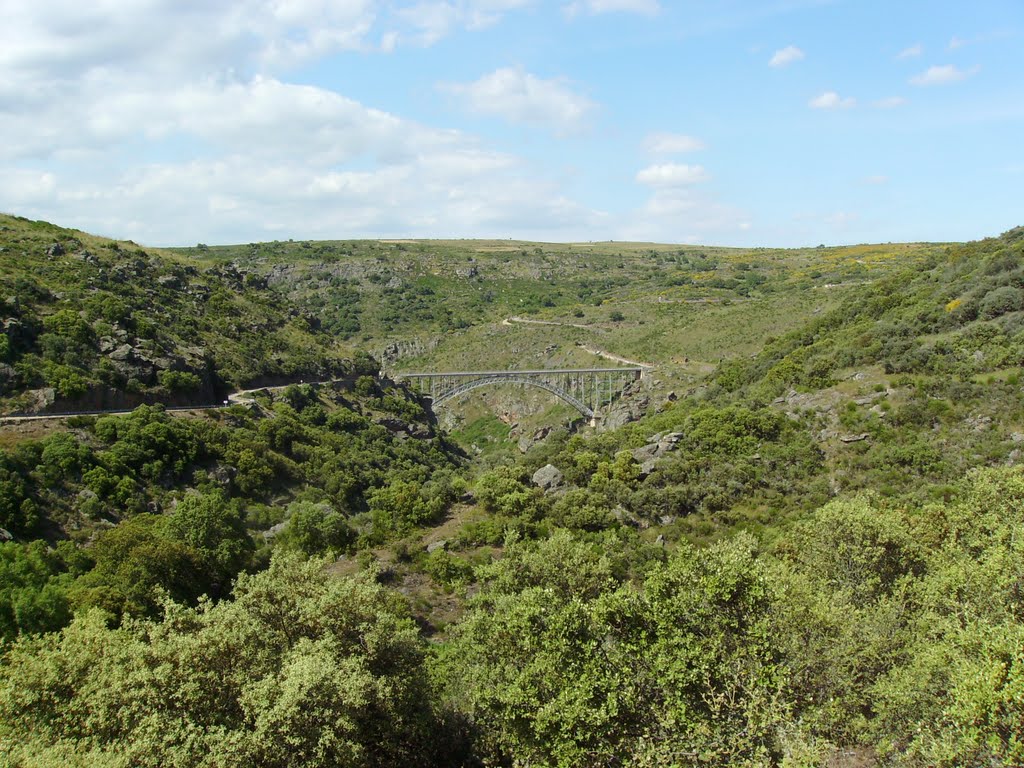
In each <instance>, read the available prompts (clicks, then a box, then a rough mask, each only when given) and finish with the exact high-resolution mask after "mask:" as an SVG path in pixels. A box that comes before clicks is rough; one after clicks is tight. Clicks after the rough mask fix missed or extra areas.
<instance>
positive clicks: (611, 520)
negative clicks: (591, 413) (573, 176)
mask: <svg viewBox="0 0 1024 768" xmlns="http://www.w3.org/2000/svg"><path fill="white" fill-rule="evenodd" d="M0 225H2V227H3V229H2V231H0V236H2V237H3V238H4V240H3V245H2V247H3V248H4V250H3V251H2V252H0V256H3V259H2V262H0V263H2V268H0V288H2V290H0V296H5V297H7V296H9V297H10V298H4V299H3V300H4V305H3V313H2V314H3V316H4V318H5V319H4V333H3V335H2V336H0V344H2V346H0V352H2V358H3V360H4V363H3V365H2V366H0V375H2V376H3V377H4V379H3V382H4V390H3V407H4V410H5V411H7V412H11V411H13V410H18V409H29V410H37V411H39V410H45V409H50V410H55V411H59V410H62V409H64V408H72V407H81V406H83V405H88V404H103V405H115V406H132V405H136V404H137V403H148V404H143V405H140V406H139V407H137V408H135V410H133V411H131V412H130V413H123V414H111V415H100V416H96V415H85V416H71V417H65V418H60V419H53V420H49V421H44V422H28V423H5V424H0V529H2V534H3V536H4V538H6V539H9V540H8V541H6V542H3V543H0V653H2V654H3V655H2V662H0V744H4V745H5V746H3V747H0V754H2V755H3V757H4V758H5V759H8V760H11V761H12V764H14V765H96V764H109V765H117V766H120V765H125V766H127V765H153V766H156V765H197V764H217V765H249V764H259V765H281V766H292V765H295V766H298V765H303V766H306V765H319V766H324V768H326V767H327V766H334V765H338V764H351V765H355V766H367V767H368V766H374V765H391V764H403V765H423V766H442V765H443V766H466V767H467V768H469V766H480V765H495V766H498V765H505V766H519V765H543V766H581V767H582V766H588V767H589V766H592V765H637V766H660V765H715V766H733V765H751V766H755V765H756V766H795V765H821V766H852V765H858V766H876V765H877V766H882V765H892V766H915V767H916V766H922V767H923V766H932V765H938V766H949V768H952V767H953V766H961V765H998V766H1003V765H1006V766H1010V765H1017V764H1020V763H1021V761H1024V752H1022V751H1021V745H1022V744H1024V733H1022V732H1021V730H1020V723H1021V722H1024V711H1022V710H1021V701H1022V700H1024V699H1022V697H1021V681H1022V680H1024V658H1022V657H1021V653H1020V649H1021V647H1024V646H1022V642H1024V624H1022V616H1024V605H1022V602H1021V590H1020V588H1019V587H1020V583H1021V579H1022V578H1024V573H1022V568H1021V563H1022V562H1024V552H1022V551H1021V543H1020V537H1019V536H1016V535H1015V534H1014V531H1015V530H1017V529H1018V528H1019V526H1020V525H1021V512H1020V510H1021V509H1022V508H1024V475H1022V469H1021V466H1020V465H1021V459H1022V458H1024V454H1022V451H1024V416H1022V414H1024V390H1022V386H1021V381H1020V368H1021V365H1022V364H1024V267H1022V266H1021V265H1022V264H1024V229H1015V230H1011V231H1009V232H1007V233H1005V234H1003V235H1002V236H1000V237H996V238H989V239H986V240H981V241H977V242H971V243H966V244H955V245H936V244H895V245H876V246H850V247H842V248H811V249H799V250H787V251H776V250H770V249H745V250H741V249H724V248H698V247H690V246H685V247H681V246H663V245H653V244H627V243H578V244H561V245H558V244H543V243H519V242H502V241H486V242H485V241H400V242H384V241H377V242H369V241H346V242H323V243H315V242H287V243H261V244H252V245H245V246H225V247H206V246H197V247H195V248H189V249H174V250H155V249H143V248H140V247H138V246H136V245H134V244H126V243H118V242H114V241H109V240H104V239H101V238H95V237H91V236H89V235H86V234H83V233H78V232H71V231H68V230H62V229H60V228H58V227H55V226H53V225H49V224H45V223H41V222H29V221H26V220H23V219H18V218H16V217H4V218H3V219H2V221H0ZM370 353H372V354H375V355H377V356H378V357H379V358H381V362H382V363H383V364H384V366H385V370H387V371H389V372H392V373H395V372H401V371H410V370H416V369H426V370H445V369H451V368H458V369H474V368H481V369H501V368H506V367H517V366H523V367H525V366H530V367H554V366H588V365H594V364H600V365H606V364H614V358H616V357H617V358H621V359H624V360H633V361H642V362H644V363H646V364H649V365H651V366H652V370H651V371H650V372H649V374H647V375H645V377H644V381H643V384H642V386H638V387H637V388H636V389H635V390H632V391H630V392H629V393H628V394H627V395H626V396H624V397H623V399H622V400H621V401H619V402H617V403H616V404H615V406H614V407H615V408H616V409H619V410H617V411H615V412H614V416H615V418H608V419H606V420H605V425H604V426H603V427H602V428H600V429H593V428H589V427H584V426H583V425H581V424H580V423H578V420H577V419H576V418H575V414H574V412H571V411H570V410H569V409H568V408H567V407H565V406H564V405H559V404H552V402H551V400H550V399H549V398H548V396H547V394H546V393H540V392H533V391H532V390H531V391H528V392H525V393H524V392H522V391H520V390H517V389H515V388H507V387H496V388H493V389H489V390H485V391H484V393H483V394H479V395H474V396H471V397H466V398H465V399H462V400H460V401H457V402H456V403H454V404H453V405H452V406H450V407H447V408H445V409H444V410H443V411H441V412H440V413H437V414H435V413H433V412H432V410H431V408H430V403H429V401H428V400H425V399H422V398H420V397H418V396H416V395H415V394H414V393H412V392H410V391H409V390H408V389H406V388H404V387H402V386H400V385H399V386H396V385H395V384H394V382H393V381H392V380H390V379H389V378H388V377H387V376H384V375H381V374H380V372H379V371H378V370H377V367H376V362H375V361H374V360H373V359H372V358H371V355H370ZM602 355H605V356H604V357H602ZM302 379H305V380H306V381H305V382H302V381H301V380H302ZM319 379H330V380H331V381H330V382H325V383H322V384H320V383H311V381H310V380H319ZM270 384H281V385H283V386H277V387H270V386H264V385H270ZM246 386H249V387H260V386H262V387H263V388H262V389H259V390H258V391H254V392H253V393H251V394H250V395H248V396H246V397H244V398H242V399H241V400H239V401H238V402H235V403H233V404H231V405H229V406H227V407H217V408H212V409H208V410H201V409H194V410H191V411H189V410H185V411H175V412H171V411H168V410H167V408H166V406H167V405H170V404H174V403H182V404H186V405H199V404H209V403H222V398H223V397H224V396H225V395H226V394H227V393H228V392H231V391H234V390H237V389H239V388H241V387H246ZM48 389H52V390H54V391H53V393H52V396H51V395H49V394H47V392H46V390H48ZM541 427H543V429H541ZM460 446H461V447H460ZM97 713H101V714H97Z"/></svg>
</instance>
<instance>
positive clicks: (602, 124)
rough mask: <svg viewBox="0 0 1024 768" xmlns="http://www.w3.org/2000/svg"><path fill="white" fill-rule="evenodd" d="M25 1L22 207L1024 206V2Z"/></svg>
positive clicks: (208, 231)
mask: <svg viewBox="0 0 1024 768" xmlns="http://www.w3.org/2000/svg"><path fill="white" fill-rule="evenodd" d="M83 5H87V6H88V7H82V6H83ZM0 17H2V18H4V19H5V22H4V24H3V25H0V139H2V140H0V210H3V211H5V212H8V213H15V214H19V215H23V216H28V217H31V218H42V219H47V220H50V221H53V222H55V223H58V224H62V225H66V226H74V227H78V228H81V229H85V230H87V231H91V232H96V233H99V234H105V235H110V236H116V237H124V238H131V239H134V240H136V241H137V242H140V243H144V244H148V245H188V244H194V243H196V242H206V243H211V244H212V243H229V242H251V241H258V240H268V239H287V238H295V239H310V238H313V239H322V238H348V237H389V238H390V237H495V238H509V237H512V238H523V239H536V240H549V241H578V240H609V239H614V240H645V241H659V242H680V243H707V244H716V245H743V246H757V245H765V246H800V245H816V244H818V243H829V244H833V243H857V242H886V241H906V240H932V241H937V240H968V239H977V238H980V237H985V236H989V235H994V234H998V233H999V232H1001V231H1004V230H1006V229H1009V228H1011V227H1014V226H1018V225H1021V224H1024V213H1022V212H1024V205H1022V203H1024V153H1022V151H1021V148H1022V147H1024V140H1022V138H1021V137H1022V136H1024V3H1022V2H1021V0H976V1H975V2H970V3H967V2H962V1H959V0H957V1H955V2H954V1H952V0H932V1H931V2H920V1H918V0H899V1H898V2H897V1H895V0H888V1H887V2H882V1H880V0H846V1H843V0H833V1H831V2H829V1H828V0H758V1H756V2H755V1H754V0H719V1H718V2H710V0H705V1H702V2H698V1H697V0H683V1H679V2H672V1H671V0H557V1H553V2H547V1H545V0H440V1H438V0H419V1H418V2H411V1H408V0H391V1H390V2H377V1H376V0H243V1H241V2H220V3H211V2H206V1H205V0H135V1H129V0H96V1H95V2H91V3H88V4H82V3H81V2H80V0H37V1H36V2H33V3H26V2H24V0H0Z"/></svg>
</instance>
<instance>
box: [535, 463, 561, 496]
mask: <svg viewBox="0 0 1024 768" xmlns="http://www.w3.org/2000/svg"><path fill="white" fill-rule="evenodd" d="M562 477H563V476H562V472H561V470H559V469H558V467H556V466H555V465H554V464H545V465H544V466H543V467H541V468H540V469H538V470H537V471H536V472H534V473H533V477H532V478H531V479H532V480H533V484H534V485H536V486H538V487H540V488H542V489H543V490H544V491H545V492H549V491H553V490H555V489H556V488H558V487H559V486H560V485H561V484H562Z"/></svg>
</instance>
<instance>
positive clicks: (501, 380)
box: [393, 368, 643, 422]
mask: <svg viewBox="0 0 1024 768" xmlns="http://www.w3.org/2000/svg"><path fill="white" fill-rule="evenodd" d="M642 376H643V368H552V369H541V370H535V371H445V372H437V373H398V374H394V375H393V378H395V379H396V380H399V381H403V380H404V381H406V382H407V383H408V384H409V386H410V387H411V388H412V389H413V390H415V391H416V392H418V393H419V394H421V395H424V396H427V397H429V398H430V399H431V400H432V401H433V404H434V405H435V406H440V405H445V404H446V403H448V402H449V401H451V400H454V399H456V398H458V397H460V396H462V395H464V394H466V393H467V392H472V391H473V390H474V389H479V388H480V387H487V386H496V385H503V384H517V385H520V386H527V387H538V388H540V389H543V390H546V391H548V392H550V393H551V394H553V395H555V396H556V397H558V398H559V399H561V400H562V401H564V402H566V403H568V404H569V405H571V406H572V407H573V408H575V409H576V410H577V411H579V412H580V413H581V414H582V415H583V416H586V417H587V418H588V419H590V420H591V422H596V420H597V419H598V418H600V413H601V409H602V408H606V407H607V406H608V405H610V404H611V403H612V402H614V401H615V400H616V399H617V398H618V397H619V396H620V395H621V394H622V391H623V390H624V389H625V388H626V386H628V385H629V384H630V383H631V382H634V381H637V380H638V379H640V378H641V377H642Z"/></svg>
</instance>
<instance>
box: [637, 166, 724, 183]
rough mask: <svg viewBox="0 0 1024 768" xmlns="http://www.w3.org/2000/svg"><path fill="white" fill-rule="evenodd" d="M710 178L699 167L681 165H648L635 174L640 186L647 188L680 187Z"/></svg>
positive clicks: (701, 167) (702, 168)
mask: <svg viewBox="0 0 1024 768" xmlns="http://www.w3.org/2000/svg"><path fill="white" fill-rule="evenodd" d="M710 178H711V177H710V176H709V175H708V172H707V171H705V170H704V167H703V166H701V165H685V164H683V163H661V164H658V165H649V166H647V167H646V168H644V169H642V170H640V171H638V172H637V174H636V180H637V182H638V183H640V184H644V185H646V186H649V187H656V188H657V187H682V186H687V185H689V184H697V183H699V182H702V181H707V180H708V179H710Z"/></svg>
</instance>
